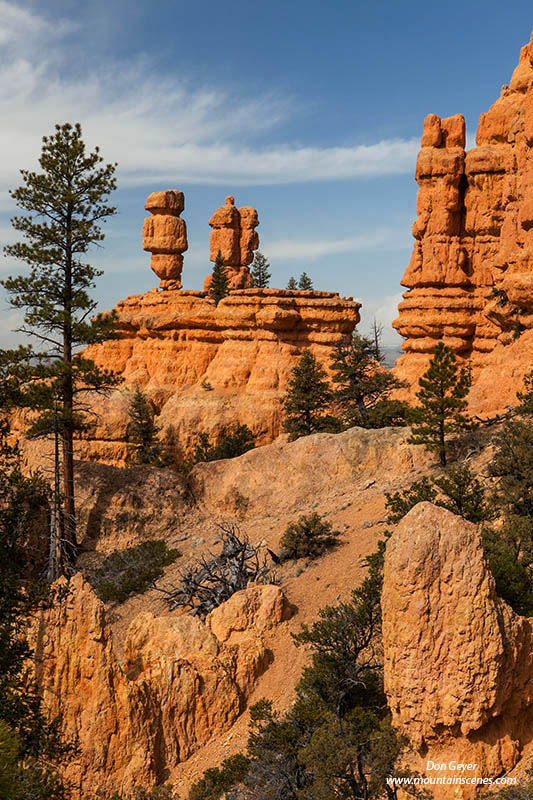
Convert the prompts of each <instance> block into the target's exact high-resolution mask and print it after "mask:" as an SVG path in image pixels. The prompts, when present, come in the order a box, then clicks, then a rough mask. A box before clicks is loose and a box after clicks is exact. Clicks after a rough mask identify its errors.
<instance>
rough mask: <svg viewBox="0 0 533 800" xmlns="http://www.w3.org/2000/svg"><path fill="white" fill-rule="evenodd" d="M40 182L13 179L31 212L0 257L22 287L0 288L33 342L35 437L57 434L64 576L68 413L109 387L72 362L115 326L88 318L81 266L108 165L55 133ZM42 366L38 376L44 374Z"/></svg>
mask: <svg viewBox="0 0 533 800" xmlns="http://www.w3.org/2000/svg"><path fill="white" fill-rule="evenodd" d="M39 164H40V166H41V170H42V171H41V172H39V173H37V172H29V171H27V170H21V174H22V178H23V185H22V186H20V187H19V188H18V189H15V190H14V191H12V192H11V196H12V197H13V198H14V200H15V201H16V203H17V205H18V206H19V207H20V208H22V209H24V210H25V211H28V212H30V215H28V216H19V217H15V218H14V219H12V220H11V222H12V225H13V227H14V228H15V230H17V231H19V232H20V233H21V234H22V236H23V239H24V241H22V242H17V243H16V244H13V245H8V246H7V247H5V248H4V252H5V253H6V255H8V256H12V257H14V258H17V259H19V260H21V261H24V262H25V263H26V264H27V265H28V266H29V268H30V274H29V275H28V276H27V277H23V276H19V277H10V278H7V279H6V280H5V281H2V285H3V286H4V288H5V289H6V290H7V292H8V295H9V296H10V297H9V300H10V303H11V305H12V306H14V307H15V308H17V309H24V311H25V315H24V325H23V326H22V328H21V329H20V331H21V332H23V333H26V334H29V335H30V336H33V337H36V339H37V340H38V342H39V343H40V348H41V349H40V353H41V357H42V359H46V364H44V361H43V360H41V367H40V371H39V373H38V375H39V377H41V378H42V379H43V380H42V381H41V383H40V384H38V385H37V387H36V391H35V393H34V396H33V403H34V405H35V407H36V408H37V409H39V410H40V411H41V412H42V413H41V416H40V418H39V420H38V421H37V423H36V426H35V428H34V433H35V434H41V435H47V434H53V433H54V431H57V434H58V437H59V440H60V444H61V451H62V463H61V472H62V484H63V487H62V488H63V492H62V494H63V502H64V515H63V537H62V541H63V545H64V568H66V569H69V568H71V567H72V565H73V563H74V560H75V558H76V553H77V537H76V508H75V499H74V432H75V430H76V429H77V428H79V427H80V426H81V424H82V421H81V416H80V414H79V413H78V412H77V410H76V395H77V393H78V392H80V391H87V390H96V391H99V390H102V389H104V388H106V387H110V386H112V385H114V384H115V383H116V382H117V379H116V378H114V377H113V376H112V375H111V374H110V373H108V372H106V371H103V370H100V369H98V368H96V367H95V365H94V363H93V362H92V361H90V360H88V359H86V358H83V357H81V356H80V355H79V354H77V350H78V348H80V347H83V346H85V345H87V344H90V343H94V342H99V341H102V340H103V339H106V338H109V336H110V334H111V331H112V327H113V323H114V318H113V317H112V315H108V316H107V317H105V318H103V317H96V318H93V319H91V317H92V315H93V314H94V312H95V310H96V305H97V303H96V301H95V300H93V299H92V298H91V297H90V295H89V290H90V289H92V288H93V287H94V279H95V278H96V277H98V276H99V275H101V272H99V271H98V270H96V269H94V268H93V267H92V266H90V265H89V264H86V263H84V262H83V261H82V260H81V258H82V257H83V255H84V254H85V253H86V252H87V251H88V249H89V247H90V246H91V245H93V244H99V243H100V242H101V241H102V240H103V238H104V234H103V233H102V230H101V228H100V226H99V223H100V222H101V221H105V219H106V218H107V217H109V216H111V215H113V214H114V213H115V209H114V208H113V207H112V206H108V205H106V204H105V201H106V199H107V197H108V195H109V194H110V192H112V191H113V190H114V189H115V186H116V183H115V178H114V177H113V176H114V172H115V168H116V165H115V164H107V165H103V159H102V157H101V156H100V154H99V150H98V148H95V151H94V152H93V153H90V154H89V155H87V154H86V152H85V144H84V142H83V139H82V132H81V127H80V125H79V124H76V125H74V126H72V125H70V124H68V123H67V124H65V125H61V126H60V125H56V131H55V134H54V135H52V136H45V137H43V145H42V151H41V156H40V158H39ZM43 365H44V366H43Z"/></svg>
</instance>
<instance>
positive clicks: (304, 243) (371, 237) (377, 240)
mask: <svg viewBox="0 0 533 800" xmlns="http://www.w3.org/2000/svg"><path fill="white" fill-rule="evenodd" d="M409 246H410V242H409V238H408V237H406V235H405V230H404V231H397V230H393V229H392V228H391V229H388V228H377V229H376V230H373V231H369V232H367V233H361V234H359V235H357V236H350V237H348V238H346V239H309V238H306V239H302V240H301V241H298V240H295V239H294V238H291V239H278V240H275V241H269V240H268V239H265V240H263V241H262V244H261V250H262V251H263V250H264V252H265V253H268V257H269V258H277V259H284V260H285V261H314V260H317V259H319V258H323V257H324V256H328V255H332V254H333V253H351V252H354V251H356V250H370V249H373V248H376V247H379V249H380V250H391V249H394V250H396V249H398V248H402V247H409Z"/></svg>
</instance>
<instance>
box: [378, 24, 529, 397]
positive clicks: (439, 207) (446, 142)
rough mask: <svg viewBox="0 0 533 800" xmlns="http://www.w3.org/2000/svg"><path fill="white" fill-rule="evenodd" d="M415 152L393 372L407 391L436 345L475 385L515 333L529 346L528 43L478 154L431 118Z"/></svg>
mask: <svg viewBox="0 0 533 800" xmlns="http://www.w3.org/2000/svg"><path fill="white" fill-rule="evenodd" d="M421 145H422V149H421V151H420V154H419V156H418V161H417V167H416V180H417V182H418V185H419V187H420V188H419V192H418V201H417V213H418V216H417V219H416V222H415V223H414V225H413V236H414V237H415V239H416V241H415V245H414V248H413V255H412V258H411V261H410V263H409V266H408V267H407V270H406V272H405V275H404V277H403V280H402V285H403V286H405V287H407V289H408V291H407V292H406V293H405V294H404V300H403V302H402V303H401V304H400V306H399V312H400V313H399V317H398V319H397V320H395V322H394V323H393V325H394V327H395V328H396V329H397V331H398V332H399V333H400V334H401V335H402V336H404V337H405V342H404V343H403V349H404V351H405V352H406V355H404V356H403V357H402V358H401V359H400V361H399V362H398V367H397V372H398V374H399V376H400V377H402V378H406V379H407V380H408V381H409V382H410V383H412V384H413V385H414V386H416V380H417V378H418V377H419V376H420V375H421V374H422V373H423V372H424V370H425V369H426V366H427V361H428V359H429V357H430V354H431V353H432V352H433V350H434V348H435V344H436V342H437V341H438V340H439V339H442V340H443V341H444V342H445V343H446V344H447V345H449V346H450V347H451V348H452V349H453V350H454V351H455V352H456V353H457V354H458V355H459V356H460V357H461V358H464V359H467V360H468V361H469V362H470V363H471V365H472V367H473V369H474V378H475V379H476V377H477V375H478V374H479V372H480V370H481V369H482V368H484V367H485V366H486V365H487V364H488V363H489V362H490V360H491V358H492V355H490V356H488V354H492V353H493V352H494V353H496V352H499V350H501V349H502V348H504V347H508V346H509V345H510V344H511V343H512V342H513V340H514V337H516V336H517V335H518V334H520V333H522V332H523V331H525V332H526V335H525V336H524V337H523V339H522V340H521V342H522V348H521V349H522V350H524V349H525V344H526V343H528V346H529V345H531V348H533V331H532V333H531V334H529V329H533V148H532V145H533V37H532V40H531V42H530V43H529V44H528V45H526V46H525V47H524V48H522V52H521V55H520V63H519V65H518V67H517V68H516V70H515V72H514V74H513V77H512V79H511V83H510V85H509V86H504V87H503V89H502V92H501V97H500V98H499V100H497V102H496V103H495V104H494V105H493V106H492V108H491V109H490V111H488V112H487V113H485V114H482V115H481V118H480V121H479V128H478V133H477V147H475V148H474V149H472V150H470V151H468V152H465V149H464V148H465V125H464V119H463V117H462V116H460V115H457V116H455V117H449V118H447V119H440V118H439V117H438V116H436V115H435V114H430V115H429V116H428V117H427V118H426V121H425V124H424V133H423V136H422V142H421ZM494 290H497V293H496V292H495V291H494ZM531 354H532V352H531V349H530V355H531ZM529 368H530V367H529ZM519 371H520V370H515V380H514V389H513V392H511V390H509V392H510V393H511V394H513V397H512V398H511V397H506V398H504V397H503V395H502V398H501V399H502V402H504V401H505V402H512V400H513V399H514V392H515V391H516V388H519V384H520V381H518V386H517V380H516V372H519ZM522 372H523V370H522ZM508 394H509V393H508Z"/></svg>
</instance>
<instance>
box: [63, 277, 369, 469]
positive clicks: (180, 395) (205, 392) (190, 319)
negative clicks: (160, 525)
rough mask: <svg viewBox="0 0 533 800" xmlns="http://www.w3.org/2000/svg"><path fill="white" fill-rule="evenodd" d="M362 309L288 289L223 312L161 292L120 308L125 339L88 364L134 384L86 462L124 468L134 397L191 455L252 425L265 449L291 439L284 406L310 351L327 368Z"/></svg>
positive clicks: (250, 295) (245, 298) (85, 446)
mask: <svg viewBox="0 0 533 800" xmlns="http://www.w3.org/2000/svg"><path fill="white" fill-rule="evenodd" d="M359 308H360V304H359V303H356V302H354V301H353V300H352V298H343V297H339V295H338V294H336V293H334V292H290V291H287V290H285V289H241V290H237V291H232V292H231V294H230V295H229V296H228V297H225V298H224V299H223V300H222V301H221V302H220V303H219V304H218V306H215V304H214V302H213V301H212V300H210V299H209V298H207V297H205V295H204V294H203V293H202V292H186V291H179V292H178V291H166V292H159V291H152V292H147V293H146V294H142V295H134V296H132V297H128V298H127V299H126V300H124V301H122V302H121V303H119V304H118V306H117V308H116V312H117V317H118V328H117V329H118V333H119V335H120V338H118V339H113V340H110V341H107V342H104V343H103V344H100V345H96V346H91V347H89V348H88V349H87V356H88V357H89V358H92V359H94V361H95V362H96V363H97V364H98V365H100V366H102V367H106V368H110V369H114V370H116V371H117V372H119V373H120V374H121V375H122V376H123V377H124V383H123V385H122V386H121V387H120V388H119V389H118V390H117V391H115V392H113V393H112V394H111V395H109V396H108V397H106V398H101V399H100V400H98V401H96V402H98V403H99V406H98V409H97V410H98V411H99V412H100V416H99V417H96V418H94V422H93V428H92V430H91V431H90V432H89V437H90V438H88V439H85V440H82V441H80V442H79V443H78V445H77V452H78V454H79V457H81V458H83V459H88V460H96V461H103V462H106V463H111V464H121V463H123V462H124V459H125V457H126V455H127V452H128V445H127V444H126V441H125V440H126V434H127V425H128V403H129V398H130V397H131V390H132V389H134V388H135V387H140V388H141V389H142V390H143V391H145V392H146V393H147V394H148V395H149V396H150V398H151V399H152V401H153V403H154V405H155V407H156V409H157V411H158V412H159V416H158V422H159V424H160V425H162V426H163V427H168V426H169V425H172V426H173V428H174V430H175V432H176V434H177V436H178V438H179V440H180V442H181V443H182V444H183V446H184V447H186V448H187V447H188V446H189V445H191V444H192V443H194V442H195V441H196V439H197V437H198V434H199V432H201V431H206V432H207V433H209V434H218V433H219V432H220V430H221V429H222V428H223V427H225V426H226V427H227V426H232V425H234V424H236V423H242V424H246V425H248V426H249V427H250V429H251V430H252V431H253V433H254V435H255V436H256V441H257V442H258V443H259V444H265V443H267V442H270V441H272V440H273V439H274V438H275V437H276V436H277V435H278V434H279V433H280V432H281V420H280V416H281V399H282V397H283V395H284V393H285V391H286V387H287V380H288V378H289V375H290V373H291V370H292V369H293V368H294V366H295V365H296V363H297V361H298V359H299V358H300V357H301V355H302V353H303V351H304V349H306V348H309V349H310V350H311V351H312V352H313V353H314V355H315V356H316V358H317V359H318V360H319V361H320V362H321V363H322V364H323V365H324V366H329V364H330V363H331V360H330V357H329V355H330V353H331V351H332V349H333V347H334V346H335V344H336V343H337V342H339V341H346V340H347V339H349V337H350V335H351V333H352V332H353V330H354V328H355V326H356V324H357V322H358V321H359Z"/></svg>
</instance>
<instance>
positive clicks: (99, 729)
mask: <svg viewBox="0 0 533 800" xmlns="http://www.w3.org/2000/svg"><path fill="white" fill-rule="evenodd" d="M61 582H62V583H63V584H65V581H64V579H62V581H61ZM68 589H69V592H68V595H67V596H66V597H65V598H64V599H62V600H60V601H58V602H56V603H55V604H54V606H53V608H51V609H50V610H49V611H46V612H45V613H43V614H42V616H41V619H40V620H38V622H37V623H36V625H35V627H34V629H33V630H32V632H31V637H32V641H33V644H34V646H35V650H36V656H37V659H36V679H37V683H38V685H39V687H40V691H41V692H42V696H43V700H44V707H45V710H46V711H47V713H48V714H49V715H50V716H55V715H57V714H61V715H62V726H63V731H64V733H65V736H66V737H67V738H74V737H75V738H76V739H77V741H78V745H79V753H78V754H77V755H76V757H75V758H73V759H72V760H71V761H69V763H68V764H67V765H66V767H65V769H64V777H65V779H66V780H67V781H68V782H69V783H70V784H71V785H72V787H73V797H74V798H80V800H88V799H89V798H93V797H95V796H106V797H107V796H108V795H110V794H111V793H112V792H113V791H118V792H119V793H122V792H126V793H128V792H131V791H132V790H133V789H134V788H135V787H136V786H145V787H150V786H152V785H154V783H160V782H163V781H164V780H165V778H166V776H167V774H168V771H169V770H172V769H173V768H174V767H175V766H176V765H177V764H178V763H180V762H181V761H183V760H185V759H187V758H189V757H190V756H191V755H192V754H193V753H194V752H195V751H196V750H197V749H198V748H199V747H201V746H202V745H204V744H205V743H206V742H208V741H209V740H210V739H211V738H212V737H216V736H217V735H218V734H219V733H221V732H222V731H224V730H226V729H227V728H228V727H230V726H231V724H232V723H233V722H234V721H235V720H236V719H237V718H238V717H239V716H240V714H242V712H243V711H244V709H245V706H246V700H247V697H248V696H249V693H250V691H251V690H252V688H253V686H254V684H255V682H256V680H257V678H258V677H259V676H260V675H261V674H262V673H263V672H264V671H265V670H266V669H267V667H268V665H269V663H270V661H271V655H270V653H269V651H268V650H267V649H266V647H265V644H264V640H263V634H264V632H265V631H267V630H269V629H271V628H274V627H275V626H276V625H278V624H279V623H280V622H282V620H284V619H287V618H288V617H289V616H290V612H289V609H288V606H287V603H286V601H285V598H284V596H283V593H282V591H281V589H280V588H279V587H278V586H251V587H250V588H249V589H246V590H244V591H242V592H239V594H238V595H235V596H234V597H233V598H231V599H230V601H229V604H228V605H227V608H226V607H224V606H221V607H220V608H219V609H217V610H216V611H215V612H213V613H212V614H211V615H210V618H208V620H207V621H206V622H205V623H203V622H202V621H201V620H199V619H196V618H193V617H190V616H188V615H178V614H176V613H174V614H167V615H165V616H159V617H156V616H154V615H153V614H152V613H150V612H143V613H141V614H139V615H138V616H136V617H135V618H134V619H133V620H132V622H131V623H130V625H129V628H128V630H127V632H126V636H125V641H124V646H123V649H124V657H123V660H122V662H120V661H119V659H118V657H117V655H116V652H115V647H114V645H113V641H112V638H111V629H110V626H109V624H108V622H107V620H106V613H105V609H104V605H103V603H101V602H100V600H98V598H97V597H96V595H95V594H94V592H93V591H92V589H91V587H90V586H89V585H88V584H87V583H86V582H85V581H84V579H83V578H82V576H81V574H78V575H76V576H75V577H74V578H72V580H71V581H70V583H69V584H68ZM237 634H238V636H237ZM218 635H220V637H221V638H218ZM236 636H237V639H236V638H235V637H236Z"/></svg>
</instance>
